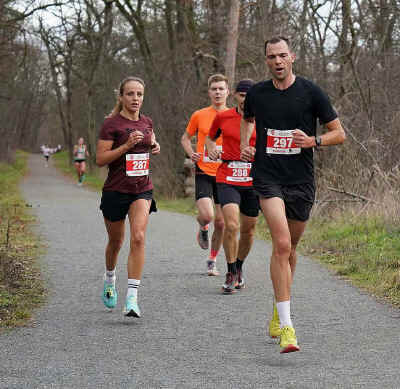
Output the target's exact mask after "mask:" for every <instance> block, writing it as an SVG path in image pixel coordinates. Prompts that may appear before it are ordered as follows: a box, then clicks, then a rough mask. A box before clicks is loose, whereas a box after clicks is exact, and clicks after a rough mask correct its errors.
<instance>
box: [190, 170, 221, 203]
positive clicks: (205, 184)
mask: <svg viewBox="0 0 400 389" xmlns="http://www.w3.org/2000/svg"><path fill="white" fill-rule="evenodd" d="M194 184H195V191H196V192H195V198H196V201H197V200H199V199H202V198H203V197H209V198H210V199H212V198H213V199H214V203H215V204H219V199H218V192H217V182H216V179H215V177H214V176H209V175H208V174H204V173H200V174H199V173H197V172H196V175H195V177H194Z"/></svg>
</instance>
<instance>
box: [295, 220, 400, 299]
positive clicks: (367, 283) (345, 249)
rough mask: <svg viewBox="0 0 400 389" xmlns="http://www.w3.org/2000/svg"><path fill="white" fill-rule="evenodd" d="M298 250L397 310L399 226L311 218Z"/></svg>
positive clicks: (398, 297) (377, 221) (399, 255)
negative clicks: (392, 305)
mask: <svg viewBox="0 0 400 389" xmlns="http://www.w3.org/2000/svg"><path fill="white" fill-rule="evenodd" d="M300 249H301V250H302V252H304V253H305V254H307V255H309V256H312V257H313V258H317V259H318V260H319V261H320V262H321V263H323V264H325V265H327V266H328V267H329V268H330V269H332V270H333V271H334V272H335V273H336V274H337V275H339V276H342V277H345V278H347V279H350V280H351V281H352V282H353V284H354V285H356V286H358V287H361V288H362V289H365V290H367V291H368V292H370V293H371V294H373V295H375V296H377V297H380V298H384V299H386V300H387V301H389V302H390V303H392V304H394V305H396V306H400V226H399V225H397V226H396V225H389V224H387V223H385V222H384V221H383V218H382V217H379V215H369V216H364V217H354V216H352V215H341V216H340V217H338V218H336V219H331V220H322V219H317V218H314V219H312V220H311V221H310V223H309V226H308V227H307V230H306V232H305V235H304V238H303V240H302V242H301V247H300Z"/></svg>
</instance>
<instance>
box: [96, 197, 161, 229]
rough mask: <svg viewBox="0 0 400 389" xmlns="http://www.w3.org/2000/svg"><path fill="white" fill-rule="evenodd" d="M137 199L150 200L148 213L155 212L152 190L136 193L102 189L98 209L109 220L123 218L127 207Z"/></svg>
mask: <svg viewBox="0 0 400 389" xmlns="http://www.w3.org/2000/svg"><path fill="white" fill-rule="evenodd" d="M139 199H145V200H151V206H150V213H151V212H157V206H156V202H155V201H154V199H153V191H152V190H148V191H146V192H142V193H137V194H131V193H121V192H115V191H103V194H102V196H101V203H100V209H101V210H102V212H103V216H104V217H105V218H106V219H107V220H109V221H111V222H116V221H119V220H125V218H126V215H127V214H128V211H129V207H130V206H131V204H132V203H133V202H134V201H136V200H139Z"/></svg>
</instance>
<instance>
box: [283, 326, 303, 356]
mask: <svg viewBox="0 0 400 389" xmlns="http://www.w3.org/2000/svg"><path fill="white" fill-rule="evenodd" d="M280 346H281V354H282V353H292V352H294V351H300V347H299V345H298V344H297V338H296V332H295V331H294V328H293V327H289V326H285V327H283V328H282V329H281V343H280Z"/></svg>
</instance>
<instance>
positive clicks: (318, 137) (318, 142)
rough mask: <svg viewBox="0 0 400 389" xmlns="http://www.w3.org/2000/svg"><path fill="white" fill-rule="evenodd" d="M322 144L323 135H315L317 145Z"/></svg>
mask: <svg viewBox="0 0 400 389" xmlns="http://www.w3.org/2000/svg"><path fill="white" fill-rule="evenodd" d="M321 144H322V139H321V137H320V136H316V137H315V146H316V147H319V146H321Z"/></svg>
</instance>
